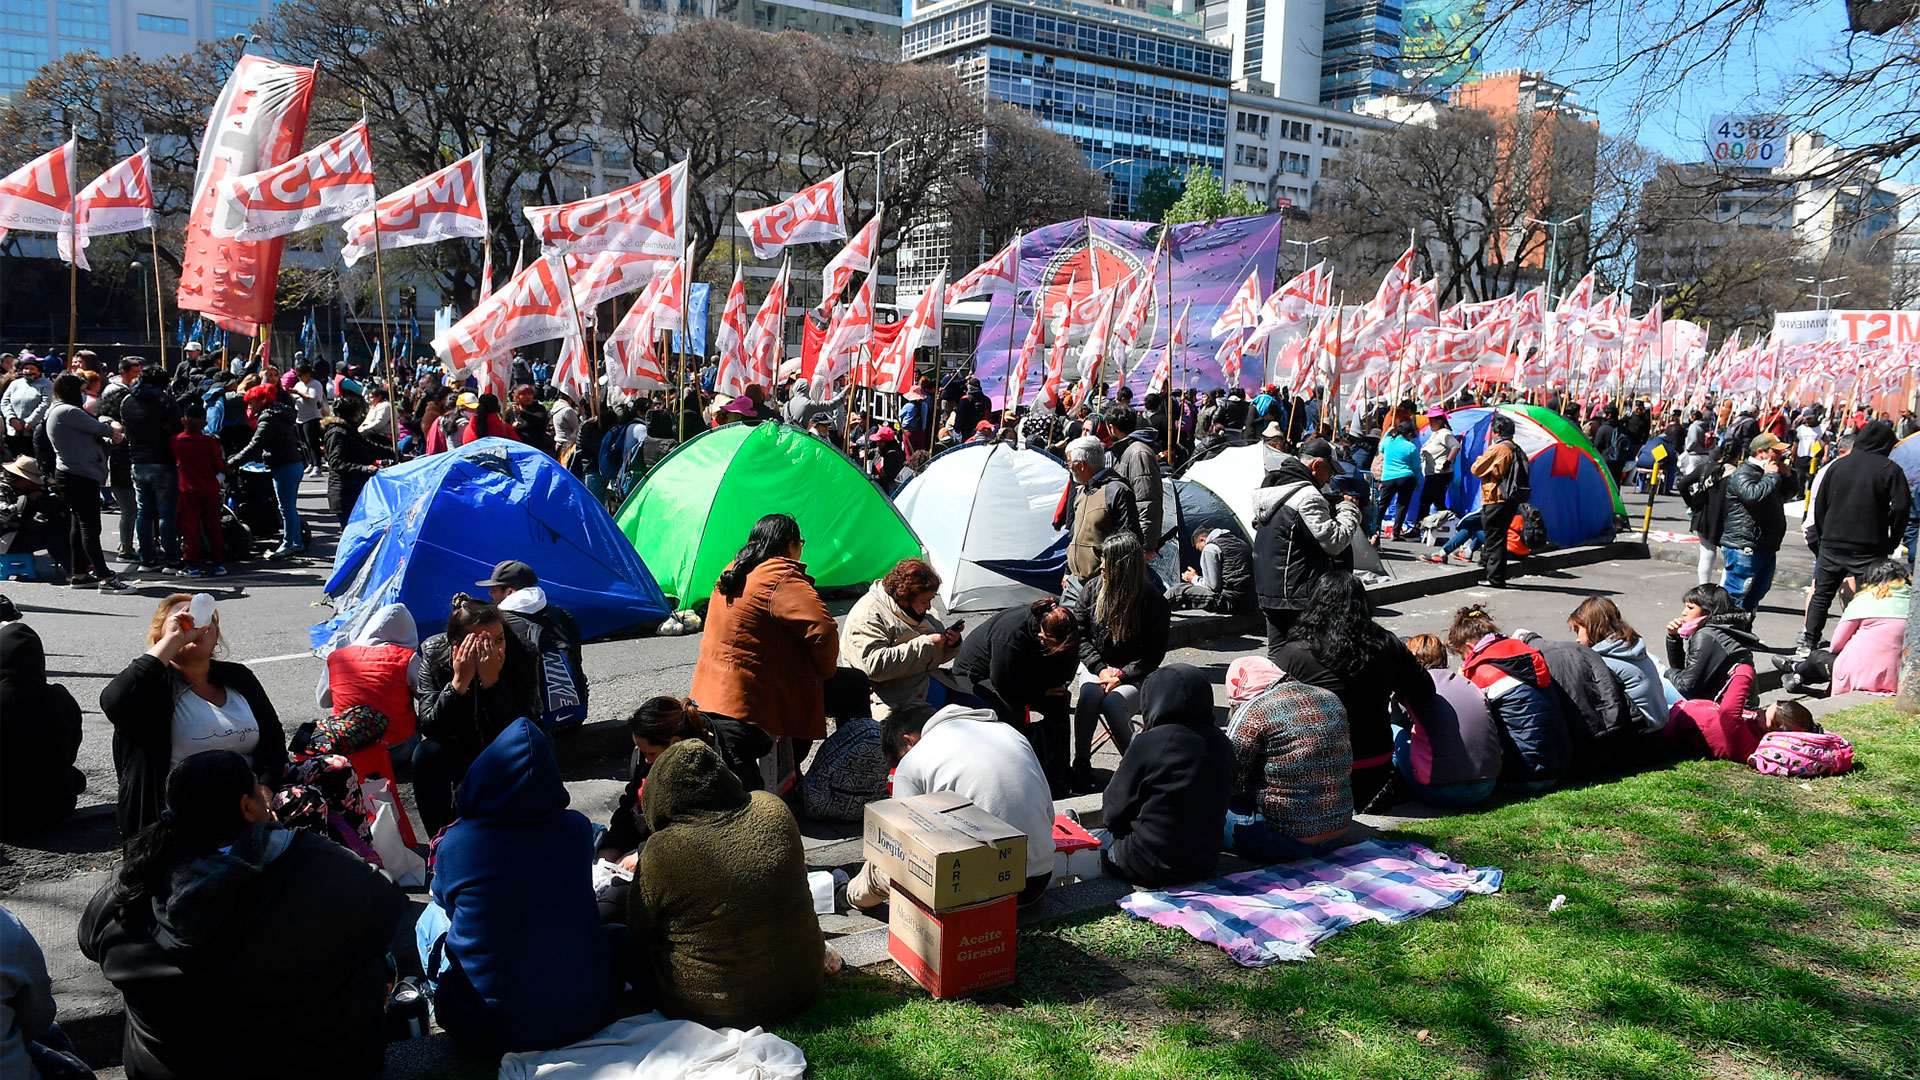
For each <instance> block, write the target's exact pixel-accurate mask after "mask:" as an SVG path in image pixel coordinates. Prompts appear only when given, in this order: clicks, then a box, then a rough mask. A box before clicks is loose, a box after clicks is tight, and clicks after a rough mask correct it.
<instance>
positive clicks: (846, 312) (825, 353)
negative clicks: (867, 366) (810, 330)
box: [807, 274, 873, 401]
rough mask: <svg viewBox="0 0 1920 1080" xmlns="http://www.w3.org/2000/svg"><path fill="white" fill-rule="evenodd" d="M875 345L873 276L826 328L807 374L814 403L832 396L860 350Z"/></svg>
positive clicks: (861, 286) (837, 311)
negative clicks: (824, 336)
mask: <svg viewBox="0 0 1920 1080" xmlns="http://www.w3.org/2000/svg"><path fill="white" fill-rule="evenodd" d="M872 341H873V275H872V274H868V275H867V276H866V277H865V278H864V279H863V280H862V281H861V282H860V289H859V291H858V292H855V293H854V294H853V303H851V304H848V305H846V306H845V307H842V308H840V309H838V310H836V311H835V312H834V313H833V321H832V322H830V323H828V324H827V338H826V340H825V341H824V342H822V343H821V345H820V354H819V355H818V356H817V357H815V358H814V363H813V370H812V371H810V372H808V373H807V381H808V382H809V383H811V384H812V390H813V397H814V400H816V401H819V400H822V399H824V398H826V397H827V396H828V395H829V394H831V393H832V387H833V384H834V382H835V381H836V380H838V379H839V378H840V377H841V376H842V375H845V374H847V373H848V372H850V371H851V370H852V369H853V362H854V360H855V359H857V358H858V357H859V355H860V350H861V349H862V348H863V347H865V346H866V345H867V344H868V343H870V342H872Z"/></svg>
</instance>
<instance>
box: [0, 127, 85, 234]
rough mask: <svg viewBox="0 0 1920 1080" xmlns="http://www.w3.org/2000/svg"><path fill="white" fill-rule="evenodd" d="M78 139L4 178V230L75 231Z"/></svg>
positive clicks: (0, 216) (0, 223) (0, 221)
mask: <svg viewBox="0 0 1920 1080" xmlns="http://www.w3.org/2000/svg"><path fill="white" fill-rule="evenodd" d="M73 170H74V140H72V139H68V140H67V141H66V142H64V143H61V144H60V145H59V146H57V147H55V148H54V149H52V150H49V151H47V152H46V153H44V154H41V155H40V156H39V157H37V158H34V159H33V160H32V161H29V162H27V163H26V164H25V165H22V166H20V167H19V168H18V169H15V170H14V171H13V172H12V173H10V174H8V175H7V177H6V178H5V179H0V229H19V230H21V231H22V232H65V231H67V230H70V229H72V228H73V188H74V172H73Z"/></svg>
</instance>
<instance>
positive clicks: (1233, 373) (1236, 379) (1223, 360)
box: [1213, 328, 1251, 388]
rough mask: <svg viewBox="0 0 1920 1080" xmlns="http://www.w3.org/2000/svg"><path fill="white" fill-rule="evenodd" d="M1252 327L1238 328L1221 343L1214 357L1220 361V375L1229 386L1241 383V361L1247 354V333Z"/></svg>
mask: <svg viewBox="0 0 1920 1080" xmlns="http://www.w3.org/2000/svg"><path fill="white" fill-rule="evenodd" d="M1250 329H1251V328H1248V329H1246V330H1236V331H1234V332H1233V335H1232V336H1231V337H1229V338H1227V340H1226V341H1224V342H1222V343H1221V345H1220V351H1219V352H1217V353H1215V354H1214V357H1213V358H1214V359H1215V360H1218V361H1219V362H1220V377H1221V378H1222V379H1224V380H1225V381H1226V384H1227V386H1228V387H1229V388H1232V387H1235V386H1239V385H1240V362H1241V360H1242V358H1244V357H1245V356H1246V354H1247V345H1246V341H1247V334H1248V332H1249V330H1250Z"/></svg>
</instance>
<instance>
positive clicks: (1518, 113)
mask: <svg viewBox="0 0 1920 1080" xmlns="http://www.w3.org/2000/svg"><path fill="white" fill-rule="evenodd" d="M1449 99H1450V100H1451V102H1452V104H1453V106H1454V107H1456V108H1461V109H1471V110H1473V111H1475V112H1481V113H1485V114H1486V115H1487V116H1489V117H1492V118H1493V121H1494V123H1496V124H1498V125H1499V131H1500V150H1501V154H1502V156H1503V157H1505V158H1507V159H1508V160H1510V161H1516V162H1525V163H1526V167H1525V168H1524V169H1523V170H1516V171H1518V172H1520V174H1521V175H1524V176H1526V178H1527V184H1528V190H1527V191H1526V192H1524V193H1517V192H1502V193H1500V197H1501V198H1502V199H1503V200H1507V199H1513V200H1516V201H1519V202H1520V203H1521V204H1522V205H1521V209H1522V211H1523V214H1522V215H1521V216H1524V217H1529V218H1535V219H1538V220H1540V221H1568V220H1572V219H1575V218H1578V217H1579V216H1580V215H1582V214H1584V213H1586V212H1587V211H1588V210H1589V209H1590V208H1591V207H1592V206H1593V192H1594V168H1595V162H1596V156H1597V154H1598V153H1599V148H1600V120H1599V114H1598V113H1596V112H1594V110H1592V109H1589V108H1587V107H1586V106H1585V105H1582V104H1580V102H1579V101H1578V100H1577V99H1576V98H1575V97H1574V93H1573V90H1572V89H1571V88H1570V87H1567V86H1564V85H1562V84H1560V83H1557V82H1554V81H1553V80H1552V79H1550V78H1548V77H1547V76H1545V75H1543V74H1541V73H1540V72H1537V71H1523V70H1519V69H1514V70H1508V71H1496V72H1490V73H1488V74H1486V75H1483V76H1480V77H1479V78H1476V79H1471V80H1469V81H1467V82H1464V83H1461V84H1459V85H1458V86H1455V87H1454V88H1453V89H1452V91H1451V93H1450V95H1449ZM1525 235H1526V227H1525V226H1517V227H1516V228H1515V229H1513V230H1512V235H1510V236H1507V237H1495V238H1494V240H1495V242H1496V243H1497V244H1501V245H1502V246H1504V245H1506V244H1521V243H1523V241H1524V237H1525ZM1547 254H1548V245H1546V244H1535V245H1533V246H1532V247H1530V248H1527V249H1526V250H1524V251H1522V253H1521V258H1520V264H1521V265H1522V266H1525V267H1529V268H1532V269H1536V270H1544V269H1545V268H1546V261H1547Z"/></svg>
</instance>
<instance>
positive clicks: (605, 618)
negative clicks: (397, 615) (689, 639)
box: [309, 439, 667, 648]
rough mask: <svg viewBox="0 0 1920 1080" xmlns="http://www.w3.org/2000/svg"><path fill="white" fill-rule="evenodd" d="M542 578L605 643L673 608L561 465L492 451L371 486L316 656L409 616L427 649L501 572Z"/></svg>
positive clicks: (448, 458)
mask: <svg viewBox="0 0 1920 1080" xmlns="http://www.w3.org/2000/svg"><path fill="white" fill-rule="evenodd" d="M503 559H519V560H520V561H521V562H524V563H526V564H527V565H529V566H531V567H533V571H534V573H536V574H538V575H539V577H540V586H541V588H543V589H545V590H546V593H547V599H548V601H549V602H550V603H554V604H558V605H559V606H561V607H563V608H565V609H567V611H568V612H570V613H572V615H573V617H574V620H575V621H576V622H578V623H579V624H580V632H581V633H582V634H584V635H585V636H587V637H589V638H594V637H600V636H602V635H604V634H612V633H615V632H618V631H621V630H625V629H628V628H630V627H633V626H637V625H640V624H642V623H648V622H657V621H659V620H660V619H663V618H665V617H666V615H667V602H666V598H665V597H664V596H662V595H661V593H660V586H659V585H657V584H655V583H654V580H653V575H652V574H650V573H648V572H647V568H646V565H645V564H644V563H642V562H641V561H640V556H639V555H638V554H637V553H635V552H634V550H633V545H632V544H631V543H629V542H628V541H627V538H626V537H625V536H624V535H622V534H621V532H620V530H619V528H617V527H616V526H615V525H614V523H613V518H612V517H611V516H609V515H608V514H607V511H606V509H605V508H604V507H602V506H601V505H600V503H599V501H598V500H597V499H595V498H594V497H593V495H592V494H591V493H590V492H588V491H587V489H586V486H585V485H584V484H582V483H580V481H579V480H577V479H575V478H574V476H573V474H572V473H570V472H568V471H567V470H566V469H565V468H563V467H562V466H561V464H560V463H559V462H557V461H555V460H554V459H553V458H551V457H549V456H547V455H546V454H543V453H541V452H540V451H538V450H535V449H534V448H533V447H530V446H525V445H522V444H520V443H517V442H514V441H512V440H510V439H482V440H480V441H479V442H476V443H471V444H469V445H467V446H462V447H458V448H456V449H453V450H449V451H447V452H446V453H443V454H434V455H432V456H430V457H424V458H419V459H417V460H414V461H410V462H408V463H406V464H404V465H398V466H395V467H393V468H391V469H382V470H380V471H379V472H377V473H375V474H374V475H373V478H372V479H371V480H369V481H368V482H367V486H366V487H365V488H363V489H361V492H360V501H359V503H358V504H357V505H355V506H354V508H353V517H352V518H351V519H349V520H348V522H347V527H346V530H345V531H344V532H343V533H341V536H340V545H339V548H338V550H337V551H336V552H335V554H334V560H333V576H332V577H330V578H328V579H327V584H326V593H327V595H328V596H329V597H331V598H332V600H333V603H334V608H335V611H336V614H335V615H334V617H333V618H332V619H329V620H328V621H326V622H324V623H321V624H319V625H318V626H315V627H313V628H312V629H311V630H310V631H309V636H310V637H311V639H312V642H313V645H314V647H315V648H319V647H320V646H322V645H324V644H326V643H327V642H329V641H338V640H345V639H348V638H351V637H352V635H353V634H354V633H355V632H356V631H357V630H358V629H359V624H360V622H361V621H362V620H364V619H366V618H367V617H369V616H370V615H372V614H373V613H374V612H375V611H378V610H379V609H380V608H381V607H382V606H384V605H386V604H391V603H400V604H405V605H406V607H407V610H408V611H409V612H411V613H412V614H413V619H414V622H415V623H417V624H418V625H419V627H420V636H421V637H422V638H425V637H427V636H429V635H431V634H436V633H439V632H440V631H441V630H443V629H445V628H446V622H447V609H448V605H449V604H450V603H451V601H452V600H453V594H455V593H458V592H465V593H467V594H469V595H483V594H484V592H485V590H483V589H480V588H479V587H477V586H476V585H475V584H474V582H476V581H482V580H485V579H486V578H487V577H488V576H489V575H491V574H492V572H493V567H494V564H495V563H497V562H500V561H501V560H503Z"/></svg>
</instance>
